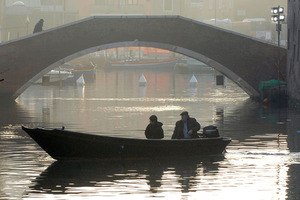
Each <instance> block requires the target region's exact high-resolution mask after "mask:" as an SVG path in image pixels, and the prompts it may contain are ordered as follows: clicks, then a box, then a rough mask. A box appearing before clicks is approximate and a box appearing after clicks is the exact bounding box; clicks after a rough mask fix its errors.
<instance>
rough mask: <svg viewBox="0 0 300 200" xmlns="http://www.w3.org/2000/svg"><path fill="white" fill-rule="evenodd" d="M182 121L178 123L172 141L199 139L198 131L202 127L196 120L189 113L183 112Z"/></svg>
mask: <svg viewBox="0 0 300 200" xmlns="http://www.w3.org/2000/svg"><path fill="white" fill-rule="evenodd" d="M180 115H181V120H179V121H177V122H176V125H175V129H174V132H173V135H172V139H192V138H198V137H199V136H198V134H197V131H199V130H200V128H201V125H200V124H199V123H198V122H197V120H196V119H195V118H192V117H190V116H189V113H188V112H187V111H184V112H182V113H181V114H180Z"/></svg>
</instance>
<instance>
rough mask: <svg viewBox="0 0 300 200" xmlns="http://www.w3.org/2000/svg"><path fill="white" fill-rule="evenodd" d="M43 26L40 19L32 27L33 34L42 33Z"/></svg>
mask: <svg viewBox="0 0 300 200" xmlns="http://www.w3.org/2000/svg"><path fill="white" fill-rule="evenodd" d="M43 25H44V20H43V19H40V21H38V23H36V25H35V26H34V29H33V33H38V32H41V31H43Z"/></svg>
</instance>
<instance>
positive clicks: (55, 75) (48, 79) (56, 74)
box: [35, 69, 73, 85]
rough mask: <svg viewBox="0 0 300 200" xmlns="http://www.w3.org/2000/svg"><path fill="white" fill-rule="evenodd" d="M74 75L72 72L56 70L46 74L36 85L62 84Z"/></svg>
mask: <svg viewBox="0 0 300 200" xmlns="http://www.w3.org/2000/svg"><path fill="white" fill-rule="evenodd" d="M72 77H73V73H72V72H70V71H65V70H60V69H54V70H51V71H50V72H48V73H47V74H45V75H44V76H43V77H42V78H40V79H39V80H37V81H36V82H35V83H36V84H43V85H55V84H60V83H61V82H62V81H65V80H66V79H68V78H72Z"/></svg>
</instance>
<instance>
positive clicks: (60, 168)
mask: <svg viewBox="0 0 300 200" xmlns="http://www.w3.org/2000/svg"><path fill="white" fill-rule="evenodd" d="M142 74H144V75H145V77H146V79H147V85H146V87H140V86H139V84H138V80H139V78H140V76H141V75H142ZM193 74H194V75H195V77H196V78H197V80H198V85H197V87H191V86H190V84H189V80H190V78H191V77H192V75H193ZM216 75H218V73H217V72H216V71H214V70H211V69H210V68H206V67H205V68H201V69H200V68H171V69H161V70H147V69H140V70H126V69H124V70H105V69H98V70H97V74H96V79H95V81H93V82H87V83H86V84H85V86H77V87H75V86H63V87H60V86H41V85H32V86H31V87H30V88H28V89H27V90H26V91H25V92H24V93H23V94H22V95H21V96H20V97H19V98H18V99H17V101H16V104H13V105H10V106H3V105H2V106H1V107H0V109H1V113H2V116H1V119H0V124H1V130H0V199H100V198H101V199H103V198H105V199H106V198H108V199H109V198H110V199H129V198H131V199H143V198H144V199H150V198H155V199H199V198H201V199H221V198H222V199H264V200H266V199H270V200H271V199H291V200H292V199H300V186H299V185H300V178H299V177H300V153H299V151H300V148H299V146H300V139H299V134H300V133H298V130H300V124H299V123H298V122H299V119H300V112H299V111H297V110H294V109H280V110H279V109H275V108H271V107H269V108H264V107H263V106H262V105H261V104H259V103H255V102H253V101H251V100H250V99H249V97H248V95H247V94H246V93H244V92H243V91H242V90H241V89H240V88H239V87H238V86H237V85H235V84H234V83H233V82H231V81H230V80H227V81H226V84H225V86H216V80H215V76H216ZM183 110H187V111H189V113H190V115H191V116H192V117H195V118H196V119H197V120H198V121H199V122H200V124H201V125H202V127H204V126H207V125H211V124H213V125H216V126H217V127H218V128H219V131H220V133H221V135H222V136H226V137H231V138H232V142H231V144H230V145H229V146H228V148H227V153H226V154H225V155H224V156H209V157H200V158H199V157H197V158H195V157H193V158H186V159H185V158H181V159H178V160H142V161H141V160H138V161H122V162H121V161H102V162H88V161H87V162H56V161H55V160H53V159H52V158H51V157H49V156H48V155H47V154H46V153H45V152H44V151H43V150H42V149H41V148H40V147H39V146H38V145H37V144H36V143H35V142H34V141H33V140H32V139H31V138H29V137H28V136H27V135H26V134H25V133H24V132H23V131H22V130H21V125H25V126H29V127H37V126H39V127H46V128H60V127H62V126H65V128H66V129H67V130H74V131H82V132H88V133H96V134H104V135H113V136H120V137H134V138H145V136H144V132H143V130H144V129H145V127H146V126H147V124H148V123H149V116H150V115H152V114H156V115H157V116H158V119H159V121H161V122H162V123H164V126H163V128H164V130H165V138H170V137H171V134H172V131H173V129H174V125H175V122H176V121H177V120H179V119H180V116H179V114H180V113H181V112H182V111H183ZM178 151H180V149H178ZM174 154H176V152H174Z"/></svg>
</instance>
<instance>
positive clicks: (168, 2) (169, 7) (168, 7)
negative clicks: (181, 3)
mask: <svg viewBox="0 0 300 200" xmlns="http://www.w3.org/2000/svg"><path fill="white" fill-rule="evenodd" d="M164 11H173V0H164Z"/></svg>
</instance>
